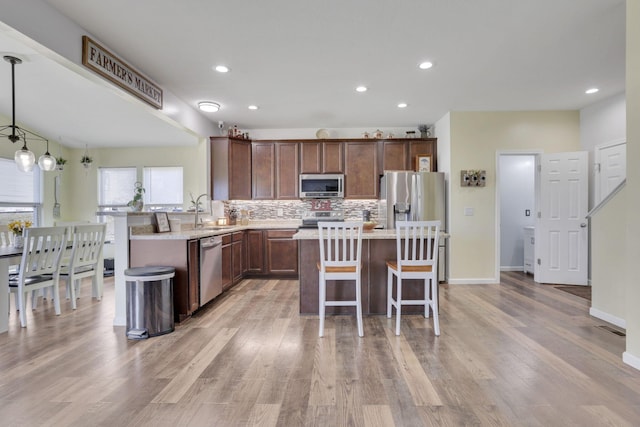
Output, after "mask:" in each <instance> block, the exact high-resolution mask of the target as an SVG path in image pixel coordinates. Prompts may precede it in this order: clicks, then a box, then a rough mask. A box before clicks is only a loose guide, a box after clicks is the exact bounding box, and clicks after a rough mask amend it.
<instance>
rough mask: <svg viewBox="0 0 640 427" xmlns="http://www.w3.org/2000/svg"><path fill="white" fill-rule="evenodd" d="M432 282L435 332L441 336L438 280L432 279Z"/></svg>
mask: <svg viewBox="0 0 640 427" xmlns="http://www.w3.org/2000/svg"><path fill="white" fill-rule="evenodd" d="M430 282H431V309H432V310H433V331H434V332H435V334H436V336H437V337H438V336H440V320H439V318H438V279H430Z"/></svg>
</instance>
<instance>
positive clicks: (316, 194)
mask: <svg viewBox="0 0 640 427" xmlns="http://www.w3.org/2000/svg"><path fill="white" fill-rule="evenodd" d="M299 188H300V198H301V199H328V198H337V197H344V175H343V174H300V187H299Z"/></svg>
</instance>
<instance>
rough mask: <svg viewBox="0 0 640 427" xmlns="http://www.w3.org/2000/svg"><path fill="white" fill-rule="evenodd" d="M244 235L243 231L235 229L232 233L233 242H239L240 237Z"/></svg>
mask: <svg viewBox="0 0 640 427" xmlns="http://www.w3.org/2000/svg"><path fill="white" fill-rule="evenodd" d="M243 236H244V231H236V232H235V233H233V235H232V240H233V241H234V242H241V241H242V237H243Z"/></svg>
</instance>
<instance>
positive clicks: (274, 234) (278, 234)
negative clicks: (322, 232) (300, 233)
mask: <svg viewBox="0 0 640 427" xmlns="http://www.w3.org/2000/svg"><path fill="white" fill-rule="evenodd" d="M296 233H297V230H267V238H268V239H274V238H275V239H290V238H291V237H293V235H294V234H296Z"/></svg>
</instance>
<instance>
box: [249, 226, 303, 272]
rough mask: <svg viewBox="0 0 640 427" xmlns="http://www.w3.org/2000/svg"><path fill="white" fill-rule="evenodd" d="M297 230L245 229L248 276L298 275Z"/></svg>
mask: <svg viewBox="0 0 640 427" xmlns="http://www.w3.org/2000/svg"><path fill="white" fill-rule="evenodd" d="M297 231H298V230H293V229H282V230H281V229H273V230H249V231H247V263H248V264H249V265H248V268H247V272H246V274H247V275H248V276H273V277H292V278H293V277H298V241H297V240H293V239H292V236H293V235H294V234H296V232H297Z"/></svg>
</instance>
